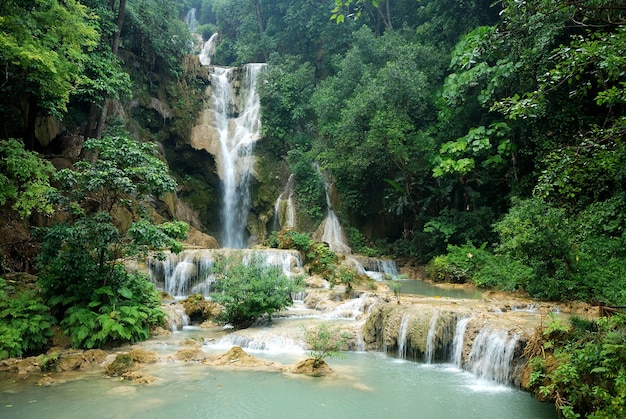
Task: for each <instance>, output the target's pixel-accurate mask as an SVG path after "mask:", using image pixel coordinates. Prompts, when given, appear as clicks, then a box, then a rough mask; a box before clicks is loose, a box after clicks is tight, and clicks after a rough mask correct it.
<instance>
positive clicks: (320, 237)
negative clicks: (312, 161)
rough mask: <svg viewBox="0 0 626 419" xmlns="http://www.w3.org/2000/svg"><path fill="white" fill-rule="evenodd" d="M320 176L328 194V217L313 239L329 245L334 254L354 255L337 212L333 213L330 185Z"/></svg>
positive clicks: (317, 167)
mask: <svg viewBox="0 0 626 419" xmlns="http://www.w3.org/2000/svg"><path fill="white" fill-rule="evenodd" d="M315 166H316V169H317V170H318V172H319V171H320V170H319V166H317V164H316V165H315ZM320 175H321V176H322V179H323V180H324V190H325V193H326V217H324V219H323V220H322V223H321V224H320V226H319V227H318V228H317V231H316V232H315V234H314V235H313V237H314V238H315V239H316V240H317V241H321V242H324V243H328V246H329V247H330V250H332V251H333V252H335V253H341V254H344V255H349V254H351V253H352V249H351V248H350V246H349V245H348V240H347V238H346V234H345V232H344V231H343V228H342V227H341V224H340V223H339V219H338V218H337V215H336V214H335V211H333V206H332V203H331V202H330V194H329V189H330V185H329V184H328V180H327V179H326V177H325V176H324V175H323V174H322V173H321V172H320Z"/></svg>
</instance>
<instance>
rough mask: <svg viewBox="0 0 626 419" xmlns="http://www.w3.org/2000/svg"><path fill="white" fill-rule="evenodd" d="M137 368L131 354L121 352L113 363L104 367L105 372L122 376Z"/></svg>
mask: <svg viewBox="0 0 626 419" xmlns="http://www.w3.org/2000/svg"><path fill="white" fill-rule="evenodd" d="M135 368H136V366H135V362H134V361H133V358H132V357H131V356H130V355H129V354H119V355H117V356H116V357H115V360H114V361H113V362H112V363H110V364H109V365H107V366H106V367H105V368H104V372H105V374H107V375H112V376H122V375H123V374H125V373H127V372H130V371H133V370H134V369H135Z"/></svg>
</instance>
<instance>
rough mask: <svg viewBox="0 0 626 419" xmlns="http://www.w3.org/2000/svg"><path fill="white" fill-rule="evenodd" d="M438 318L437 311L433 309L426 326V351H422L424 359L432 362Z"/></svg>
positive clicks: (429, 362)
mask: <svg viewBox="0 0 626 419" xmlns="http://www.w3.org/2000/svg"><path fill="white" fill-rule="evenodd" d="M438 320H439V312H438V311H435V312H434V313H433V316H432V317H431V318H430V324H429V326H428V335H426V351H424V361H425V362H426V363H427V364H432V362H433V358H434V356H435V349H436V348H435V337H436V336H437V321H438Z"/></svg>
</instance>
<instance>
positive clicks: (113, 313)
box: [61, 266, 164, 349]
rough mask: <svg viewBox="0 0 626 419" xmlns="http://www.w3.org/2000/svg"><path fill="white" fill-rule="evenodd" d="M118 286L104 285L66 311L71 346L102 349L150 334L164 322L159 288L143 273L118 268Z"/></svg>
mask: <svg viewBox="0 0 626 419" xmlns="http://www.w3.org/2000/svg"><path fill="white" fill-rule="evenodd" d="M116 270H117V276H119V277H120V278H119V280H118V281H117V282H118V285H120V286H119V287H111V286H104V287H101V288H98V289H96V290H94V291H93V292H92V296H91V301H90V302H89V303H88V304H76V305H73V306H71V307H70V308H69V309H68V310H67V311H66V312H65V316H64V319H63V320H62V321H61V326H62V327H63V329H64V333H65V334H67V335H69V336H70V338H71V340H72V346H74V347H83V348H89V349H91V348H101V347H103V346H106V345H108V344H113V343H120V342H125V341H128V342H137V341H140V340H145V339H148V338H149V337H150V329H151V327H153V326H157V325H160V324H162V321H163V316H164V312H163V310H162V309H161V306H160V299H159V295H158V291H157V289H156V288H155V286H154V284H153V283H151V282H149V281H148V279H147V277H145V276H144V275H143V274H137V273H135V274H131V273H127V272H126V271H125V270H123V268H122V267H121V266H118V267H117V269H116Z"/></svg>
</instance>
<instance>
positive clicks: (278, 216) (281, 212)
mask: <svg viewBox="0 0 626 419" xmlns="http://www.w3.org/2000/svg"><path fill="white" fill-rule="evenodd" d="M294 191H295V177H294V176H293V174H291V175H289V179H287V183H286V185H285V189H284V190H283V191H282V192H281V194H280V195H279V196H278V198H277V199H276V203H275V204H274V226H273V227H274V230H276V231H277V230H280V229H281V228H295V227H296V207H295V206H294V204H293V194H294Z"/></svg>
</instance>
